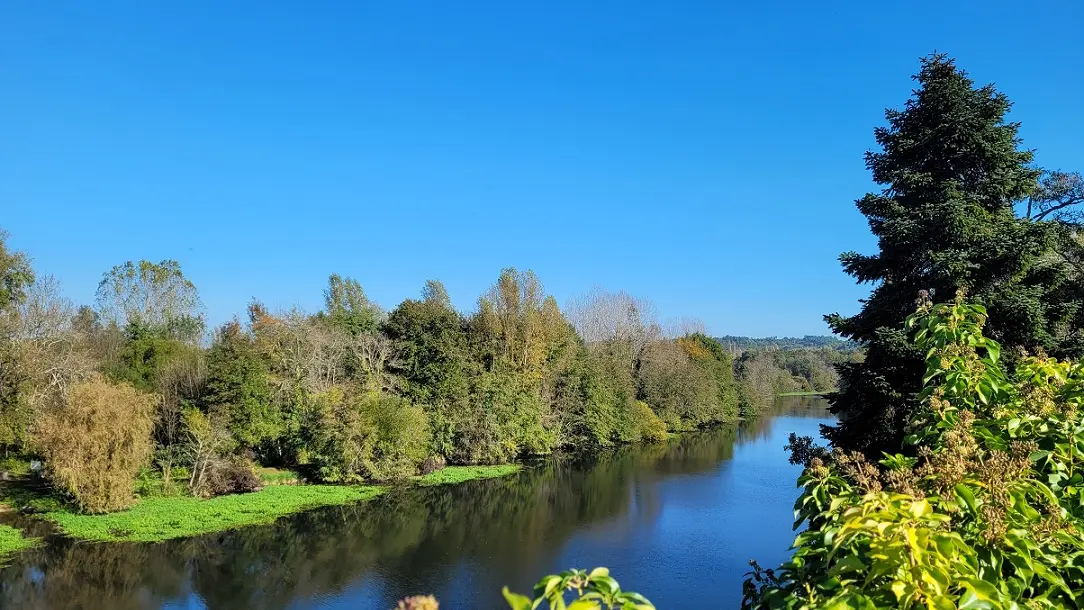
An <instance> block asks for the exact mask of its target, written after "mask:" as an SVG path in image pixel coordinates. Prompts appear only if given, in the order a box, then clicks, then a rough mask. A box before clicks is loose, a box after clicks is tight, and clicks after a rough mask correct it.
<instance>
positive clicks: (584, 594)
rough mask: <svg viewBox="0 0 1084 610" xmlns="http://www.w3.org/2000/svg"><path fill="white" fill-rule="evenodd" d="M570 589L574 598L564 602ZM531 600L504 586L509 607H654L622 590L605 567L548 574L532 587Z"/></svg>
mask: <svg viewBox="0 0 1084 610" xmlns="http://www.w3.org/2000/svg"><path fill="white" fill-rule="evenodd" d="M569 592H574V594H575V596H576V599H575V600H574V601H572V602H571V603H567V604H566V602H565V596H566V595H567V594H568V593H569ZM534 595H535V597H534V599H530V598H528V597H527V596H525V595H518V594H516V593H512V592H511V591H509V590H508V587H505V588H504V599H505V600H506V601H507V602H508V605H509V606H510V607H511V608H512V610H534V609H535V608H538V607H540V606H541V605H542V602H546V603H547V605H548V606H549V608H550V610H558V609H560V610H564V609H565V608H568V609H569V610H655V606H654V605H652V603H651V602H649V601H648V600H647V598H645V597H644V596H643V595H640V594H639V593H633V592H631V591H622V590H621V587H620V586H619V585H618V584H617V581H616V580H614V579H613V578H612V577H611V576H610V571H609V570H607V569H606V568H595V569H594V570H591V572H590V573H588V572H586V571H584V570H567V571H565V572H561V573H560V574H551V575H549V576H546V577H545V578H543V579H542V580H540V581H538V584H536V585H535V586H534Z"/></svg>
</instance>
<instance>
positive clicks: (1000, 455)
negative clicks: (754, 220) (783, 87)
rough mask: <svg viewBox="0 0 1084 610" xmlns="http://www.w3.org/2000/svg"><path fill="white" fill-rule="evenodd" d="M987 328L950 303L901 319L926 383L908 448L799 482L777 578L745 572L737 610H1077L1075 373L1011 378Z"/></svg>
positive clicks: (1080, 472) (1081, 559)
mask: <svg viewBox="0 0 1084 610" xmlns="http://www.w3.org/2000/svg"><path fill="white" fill-rule="evenodd" d="M985 316H986V312H985V310H984V309H982V308H981V307H978V306H973V305H969V304H967V303H965V302H962V301H957V302H955V303H952V304H948V305H937V306H929V307H927V308H925V309H923V310H922V311H921V312H920V314H918V315H916V316H913V317H912V318H910V319H909V320H908V328H910V329H911V330H912V331H913V336H914V337H915V341H916V344H917V346H918V347H919V348H920V349H922V350H924V351H926V352H927V359H926V364H927V373H926V380H927V382H928V385H927V386H926V388H925V389H924V390H923V392H922V394H921V399H922V400H923V401H924V404H925V409H924V410H923V411H922V412H921V413H920V414H919V416H918V418H917V419H915V420H914V421H911V422H909V424H910V430H911V434H910V435H909V437H908V438H909V439H910V441H911V443H912V446H911V447H909V448H907V449H906V450H905V451H904V452H903V453H901V454H898V455H885V457H884V459H882V460H881V461H880V462H879V465H880V468H871V465H870V464H869V462H864V461H863V460H862V459H861V458H856V457H854V456H852V455H843V454H837V455H836V457H835V459H834V463H832V464H828V465H827V466H818V468H817V469H816V470H817V471H816V472H813V470H814V469H810V470H809V471H807V472H806V473H804V474H803V476H802V478H801V479H800V483H801V484H802V486H803V493H802V496H801V498H799V500H798V501H797V502H796V503H795V507H796V511H797V514H798V517H799V523H807V524H808V525H809V529H808V530H806V531H805V532H802V533H801V534H799V536H798V537H797V539H796V540H795V550H794V555H793V559H792V560H791V561H790V562H788V563H787V564H784V566H783V567H781V568H780V569H779V570H778V571H776V572H770V571H768V570H761V569H760V568H759V567H758V566H755V565H754V571H753V572H752V573H751V574H750V576H751V578H750V580H749V581H748V582H747V583H746V587H745V593H746V596H745V601H744V602H743V608H771V609H775V608H780V609H782V608H786V609H788V610H790V609H799V608H800V609H802V610H824V609H828V608H867V607H868V608H885V609H887V608H904V609H920V608H922V609H927V610H931V609H932V610H940V609H942V608H944V609H945V610H949V609H956V608H990V609H1002V608H1004V609H1006V610H1008V609H1014V610H1015V609H1020V608H1025V607H1028V608H1032V607H1034V608H1079V607H1081V599H1079V598H1078V594H1077V593H1076V592H1075V590H1074V589H1076V588H1078V586H1079V584H1080V583H1084V535H1082V532H1084V421H1082V414H1084V411H1082V410H1081V407H1082V406H1084V361H1082V362H1079V363H1070V362H1058V361H1056V360H1053V359H1049V358H1034V357H1032V358H1023V359H1022V360H1021V363H1020V365H1019V367H1018V368H1017V370H1016V371H1015V373H1014V374H1013V375H1011V376H1010V375H1008V374H1006V372H1005V371H1004V370H1002V368H1001V366H1000V363H1001V359H1000V347H999V346H998V345H997V343H995V342H994V341H992V340H989V339H987V338H986V337H984V336H983V335H982V326H983V323H984V322H985ZM915 456H917V457H915ZM856 465H857V466H856Z"/></svg>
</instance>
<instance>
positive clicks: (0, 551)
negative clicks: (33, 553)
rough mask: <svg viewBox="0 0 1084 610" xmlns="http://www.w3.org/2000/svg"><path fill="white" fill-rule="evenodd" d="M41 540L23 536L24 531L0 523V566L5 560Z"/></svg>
mask: <svg viewBox="0 0 1084 610" xmlns="http://www.w3.org/2000/svg"><path fill="white" fill-rule="evenodd" d="M38 542H40V541H39V540H38V539H37V538H28V537H25V536H23V534H22V532H20V531H19V530H17V529H15V528H14V527H11V526H10V525H0V566H3V565H4V560H5V559H7V558H8V557H10V556H11V555H13V554H14V553H17V552H19V551H22V550H24V549H28V548H30V547H32V546H34V545H35V544H38Z"/></svg>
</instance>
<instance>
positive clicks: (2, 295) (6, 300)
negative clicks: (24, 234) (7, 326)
mask: <svg viewBox="0 0 1084 610" xmlns="http://www.w3.org/2000/svg"><path fill="white" fill-rule="evenodd" d="M7 241H8V234H7V232H6V231H4V230H2V229H0V313H3V312H6V311H8V310H9V309H10V308H11V307H13V306H15V305H18V304H19V303H22V302H23V301H24V300H25V299H26V290H27V288H29V287H30V285H31V284H33V283H34V270H33V269H32V268H31V266H30V259H29V258H28V257H27V256H26V254H24V253H23V252H19V251H12V250H10V249H9V248H8V245H7Z"/></svg>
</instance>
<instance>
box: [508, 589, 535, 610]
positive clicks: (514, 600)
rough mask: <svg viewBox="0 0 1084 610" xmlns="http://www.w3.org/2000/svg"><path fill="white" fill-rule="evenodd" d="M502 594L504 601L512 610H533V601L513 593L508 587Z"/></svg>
mask: <svg viewBox="0 0 1084 610" xmlns="http://www.w3.org/2000/svg"><path fill="white" fill-rule="evenodd" d="M501 594H502V595H504V601H506V602H508V606H509V607H510V608H512V610H531V600H530V599H528V598H527V597H526V596H523V595H519V594H518V593H512V592H511V591H509V590H508V587H505V588H504V589H501Z"/></svg>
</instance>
